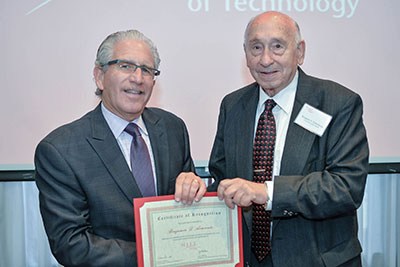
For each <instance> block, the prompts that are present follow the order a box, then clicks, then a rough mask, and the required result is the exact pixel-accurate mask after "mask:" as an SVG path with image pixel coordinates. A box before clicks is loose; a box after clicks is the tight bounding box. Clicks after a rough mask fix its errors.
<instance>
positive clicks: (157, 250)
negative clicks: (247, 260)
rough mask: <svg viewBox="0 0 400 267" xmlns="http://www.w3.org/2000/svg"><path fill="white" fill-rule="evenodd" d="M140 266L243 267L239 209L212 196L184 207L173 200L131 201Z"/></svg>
mask: <svg viewBox="0 0 400 267" xmlns="http://www.w3.org/2000/svg"><path fill="white" fill-rule="evenodd" d="M134 207H135V230H136V247H137V258H138V265H139V266H144V267H147V266H150V267H153V266H154V267H156V266H157V267H158V266H226V267H227V266H243V252H242V219H241V211H240V207H237V206H236V207H235V209H230V208H228V207H227V206H226V205H225V202H223V201H221V200H219V199H218V197H217V196H216V193H206V194H205V196H204V197H203V198H202V200H201V201H200V202H194V203H193V204H192V205H190V206H189V205H183V204H182V203H178V202H176V201H175V200H174V196H173V195H169V196H160V197H147V198H135V199H134Z"/></svg>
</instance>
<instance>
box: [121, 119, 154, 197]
mask: <svg viewBox="0 0 400 267" xmlns="http://www.w3.org/2000/svg"><path fill="white" fill-rule="evenodd" d="M124 131H125V132H127V133H129V134H130V135H132V137H133V138H132V143H131V168H132V174H133V178H135V181H136V184H137V185H138V186H139V189H140V192H142V195H143V197H151V196H155V195H156V191H155V187H154V177H153V169H152V167H151V160H150V154H149V151H148V149H147V146H146V143H145V142H144V140H143V138H142V135H141V134H140V132H139V129H138V126H137V125H136V124H135V123H129V124H128V126H126V128H125V130H124Z"/></svg>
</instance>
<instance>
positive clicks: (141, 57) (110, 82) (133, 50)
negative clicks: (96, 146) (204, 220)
mask: <svg viewBox="0 0 400 267" xmlns="http://www.w3.org/2000/svg"><path fill="white" fill-rule="evenodd" d="M116 59H119V60H125V61H129V62H134V63H135V64H136V65H142V66H143V65H145V66H148V67H152V68H154V58H153V55H152V52H151V50H150V47H149V46H148V45H147V44H146V43H144V42H142V41H137V40H134V39H126V40H122V41H119V42H117V43H116V44H115V45H114V49H113V57H112V59H111V60H116ZM94 77H95V81H96V85H97V87H98V88H99V89H100V90H102V96H101V98H102V101H103V104H104V106H105V107H106V108H107V109H108V110H110V111H111V112H112V113H114V114H116V115H117V116H119V117H121V118H122V119H124V120H127V121H133V120H135V119H137V118H138V117H139V116H140V115H141V114H142V113H143V110H144V108H145V106H146V104H147V102H148V101H149V99H150V96H151V93H152V91H153V86H154V84H155V80H153V78H152V77H149V76H146V75H143V73H142V69H140V68H138V69H136V71H135V72H133V73H126V72H124V71H122V70H121V69H120V67H119V65H118V64H114V65H110V66H108V68H107V70H106V71H105V72H104V71H103V70H102V68H101V67H100V66H96V67H95V68H94Z"/></svg>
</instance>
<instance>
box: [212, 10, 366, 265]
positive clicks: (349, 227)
mask: <svg viewBox="0 0 400 267" xmlns="http://www.w3.org/2000/svg"><path fill="white" fill-rule="evenodd" d="M244 50H245V54H246V60H247V66H248V68H249V70H250V72H251V74H252V76H253V77H254V79H255V80H256V82H255V83H253V84H250V85H248V86H246V87H244V88H242V89H239V90H237V91H235V92H233V93H231V94H229V95H227V96H226V97H225V98H224V99H223V101H222V104H221V108H220V115H219V121H218V129H217V134H216V138H215V142H214V146H213V149H212V153H211V158H210V162H209V169H210V173H211V174H212V176H213V177H214V178H215V179H216V183H215V184H213V185H212V186H211V189H214V190H218V196H219V198H220V199H224V201H225V202H226V204H227V205H228V206H229V207H234V205H239V206H242V208H243V238H244V241H243V243H244V259H245V263H246V264H245V266H252V267H254V266H276V267H290V266H295V267H299V266H307V267H308V266H361V258H360V254H361V246H360V243H359V241H358V238H357V228H358V226H357V216H356V210H357V208H358V207H359V206H360V204H361V202H362V199H363V194H364V187H365V182H366V176H367V168H368V156H369V150H368V143H367V138H366V132H365V128H364V125H363V121H362V112H363V108H362V101H361V98H360V97H359V96H358V95H357V94H356V93H354V92H352V91H350V90H349V89H347V88H345V87H343V86H341V85H339V84H337V83H335V82H332V81H328V80H321V79H317V78H314V77H311V76H308V75H306V74H305V73H304V72H303V71H302V70H301V69H300V67H299V65H301V64H302V63H303V60H304V54H305V42H304V41H303V40H301V36H300V29H299V27H298V25H297V23H296V22H295V21H293V20H292V19H291V18H290V17H288V16H286V15H284V14H282V13H279V12H266V13H263V14H261V15H259V16H257V17H255V18H254V19H252V20H251V21H250V22H249V24H248V26H247V29H246V33H245V42H244ZM269 99H271V100H269ZM265 103H272V104H271V107H273V108H272V115H268V116H267V115H265V116H267V117H266V118H267V119H263V122H262V123H261V122H259V118H260V117H262V116H264V115H263V114H268V112H270V111H267V110H266V111H264V108H266V107H265V106H266V104H265ZM275 104H276V105H275ZM264 112H265V113H264ZM266 120H267V121H268V123H269V124H268V123H266V122H265V121H266ZM260 121H261V119H260ZM258 124H262V125H264V124H265V125H267V124H268V125H273V127H272V126H271V129H274V130H269V131H266V132H264V133H263V132H262V131H261V132H259V130H258V128H257V127H258ZM266 127H267V128H268V127H270V126H266ZM256 129H257V131H256ZM275 129H276V130H275ZM274 132H275V133H274ZM263 135H264V136H267V138H271V139H273V142H271V143H269V145H271V146H272V155H271V157H269V156H268V157H269V158H268V157H259V156H258V154H256V153H255V152H256V151H257V149H259V147H261V146H267V145H266V143H268V142H267V141H265V144H264V143H263V144H260V143H259V142H257V143H255V141H254V140H255V139H256V140H259V138H263ZM253 144H254V148H253ZM265 151H266V150H265ZM257 153H258V152H257ZM265 153H267V152H265ZM271 159H273V161H272V160H271ZM259 161H263V164H266V165H263V166H268V164H271V166H272V167H273V168H272V173H268V167H262V168H259V167H258V165H257V166H256V164H255V163H256V162H259ZM257 164H258V163H257ZM258 175H261V176H265V178H264V180H262V179H259V178H257V180H256V176H258ZM268 176H269V179H268ZM217 186H218V187H217ZM260 206H261V207H262V209H261V210H259V208H260ZM256 211H257V212H256ZM262 211H264V212H265V214H266V215H265V217H260V216H264V215H262ZM260 218H261V219H260ZM268 220H271V221H272V225H270V224H268ZM256 223H258V225H257V224H256ZM259 223H261V225H262V227H264V226H265V225H268V227H270V229H269V230H268V231H265V235H262V236H259V234H254V235H252V234H253V233H256V232H257V233H259V232H260V231H263V229H264V230H265V229H266V228H262V227H259V225H260V224H259ZM253 227H254V228H253ZM257 227H258V228H257ZM257 235H258V236H257ZM263 238H264V241H262V242H264V243H262V244H261V243H257V242H256V240H259V239H263ZM263 253H264V254H263Z"/></svg>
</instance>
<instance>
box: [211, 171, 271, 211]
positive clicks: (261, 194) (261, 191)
mask: <svg viewBox="0 0 400 267" xmlns="http://www.w3.org/2000/svg"><path fill="white" fill-rule="evenodd" d="M218 198H219V199H220V200H224V201H225V204H226V205H227V206H228V207H229V208H231V209H233V208H234V207H235V204H236V205H238V206H242V207H248V206H250V205H251V204H252V203H256V204H265V203H266V202H267V200H268V193H267V189H266V188H265V185H264V184H263V183H255V182H250V181H247V180H245V179H242V178H234V179H225V180H222V181H221V182H220V183H219V185H218Z"/></svg>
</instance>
